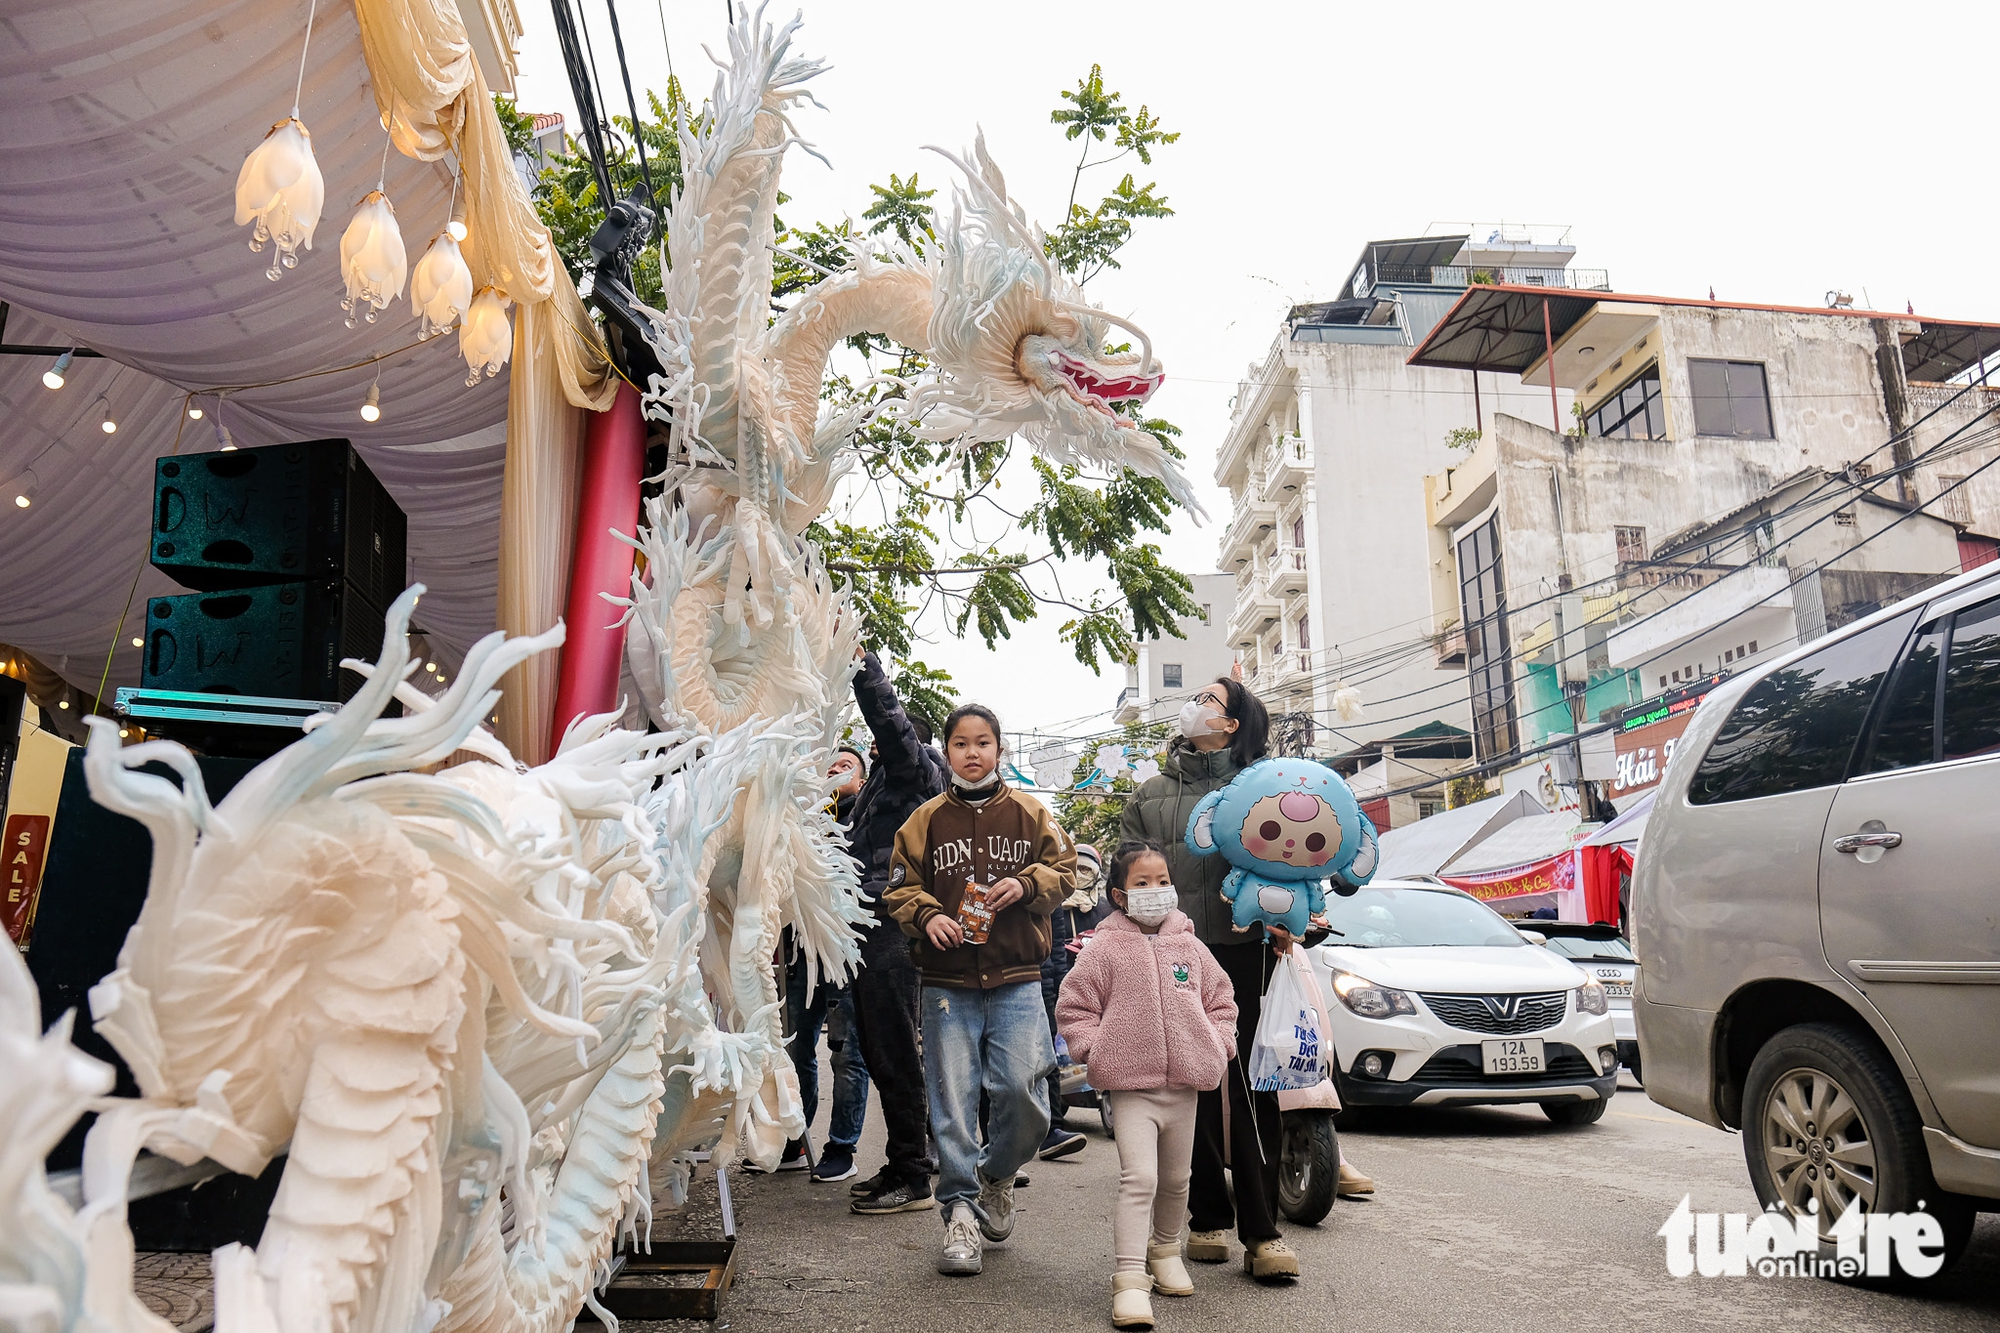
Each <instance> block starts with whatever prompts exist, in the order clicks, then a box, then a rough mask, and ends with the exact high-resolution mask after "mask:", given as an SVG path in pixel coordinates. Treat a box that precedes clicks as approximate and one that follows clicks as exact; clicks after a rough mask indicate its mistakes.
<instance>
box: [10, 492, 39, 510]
mask: <svg viewBox="0 0 2000 1333" xmlns="http://www.w3.org/2000/svg"><path fill="white" fill-rule="evenodd" d="M33 503H34V501H33V500H30V499H29V498H28V497H27V495H26V494H25V493H23V494H21V495H17V496H15V497H14V507H15V508H16V509H26V508H27V507H28V506H29V505H31V504H33Z"/></svg>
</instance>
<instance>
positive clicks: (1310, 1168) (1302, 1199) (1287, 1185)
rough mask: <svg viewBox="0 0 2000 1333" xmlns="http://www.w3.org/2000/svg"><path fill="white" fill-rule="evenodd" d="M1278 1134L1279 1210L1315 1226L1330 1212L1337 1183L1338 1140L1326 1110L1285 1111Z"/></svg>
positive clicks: (1299, 1222) (1300, 1221)
mask: <svg viewBox="0 0 2000 1333" xmlns="http://www.w3.org/2000/svg"><path fill="white" fill-rule="evenodd" d="M1281 1123H1282V1126H1283V1127H1282V1129H1281V1130H1280V1131H1279V1134H1280V1138H1279V1144H1280V1147H1279V1158H1278V1211H1279V1212H1281V1213H1283V1214H1284V1215H1285V1217H1286V1218H1287V1219H1288V1220H1290V1221H1293V1222H1297V1223H1298V1224H1299V1225H1300V1226H1307V1227H1310V1226H1317V1225H1318V1224H1319V1222H1320V1221H1321V1219H1323V1218H1324V1217H1325V1216H1326V1215H1327V1214H1328V1213H1329V1212H1331V1211H1333V1196H1334V1191H1335V1190H1336V1189H1337V1188H1338V1186H1339V1184H1340V1140H1339V1138H1338V1136H1337V1135H1336V1134H1335V1133H1334V1128H1333V1114H1332V1113H1331V1112H1329V1111H1286V1112H1285V1113H1284V1117H1283V1120H1282V1122H1281Z"/></svg>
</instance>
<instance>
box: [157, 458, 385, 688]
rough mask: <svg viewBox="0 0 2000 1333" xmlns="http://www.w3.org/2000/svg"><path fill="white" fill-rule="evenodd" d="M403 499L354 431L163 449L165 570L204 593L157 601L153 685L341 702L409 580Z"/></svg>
mask: <svg viewBox="0 0 2000 1333" xmlns="http://www.w3.org/2000/svg"><path fill="white" fill-rule="evenodd" d="M407 531H408V530H407V523H406V520H405V519H404V516H403V511H402V509H401V508H400V507H398V506H397V504H396V502H395V501H394V500H393V499H391V498H390V496H389V493H388V491H386V490H384V489H383V487H382V483H381V482H379V481H377V480H376V479H375V474H374V473H373V472H371V471H369V470H368V464H367V463H366V462H364V461H362V458H361V455H360V454H359V453H357V452H356V451H355V449H354V446H353V445H352V444H351V443H349V442H348V441H346V440H304V441H299V442H297V443H292V444H273V445H266V446H264V447H262V448H257V449H233V450H228V451H224V452H219V453H210V454H184V455H180V456H178V457H171V458H161V459H158V460H156V461H155V462H154V465H153V546H152V561H153V565H154V567H155V568H157V569H159V570H162V571H163V572H165V573H166V574H168V575H170V576H171V577H172V578H173V579H174V581H175V582H177V583H180V584H181V585H183V586H184V587H188V588H194V589H197V590H198V591H196V592H191V593H188V594H186V595H184V596H178V597H155V598H153V599H152V600H151V601H149V602H148V603H147V605H146V636H145V637H146V642H145V661H144V665H143V668H142V674H143V680H144V686H145V688H146V689H149V690H182V691H189V692H194V693H202V694H219V695H237V696H250V697H258V698H278V699H304V700H313V701H322V702H339V701H341V700H345V699H347V698H349V697H351V696H352V695H353V693H354V691H355V690H356V689H357V688H358V687H359V685H360V683H361V681H360V678H359V677H358V676H355V675H353V674H352V673H350V672H344V671H342V670H341V668H340V660H341V659H342V658H343V657H359V658H363V659H366V660H370V661H372V660H373V659H374V658H375V656H376V655H377V653H378V652H379V651H380V650H381V647H382V629H383V621H384V613H385V611H386V608H387V607H388V605H389V603H390V602H391V601H392V600H393V599H394V598H395V597H396V595H397V594H398V593H400V592H401V591H402V590H403V587H404V584H405V578H404V573H405V571H404V552H405V549H406V544H407Z"/></svg>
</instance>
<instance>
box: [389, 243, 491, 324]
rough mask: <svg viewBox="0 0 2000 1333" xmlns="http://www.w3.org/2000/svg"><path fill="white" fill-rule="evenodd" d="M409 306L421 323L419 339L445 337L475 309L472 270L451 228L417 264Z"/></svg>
mask: <svg viewBox="0 0 2000 1333" xmlns="http://www.w3.org/2000/svg"><path fill="white" fill-rule="evenodd" d="M410 306H411V308H412V309H414V310H415V311H416V313H417V315H418V316H419V317H420V319H421V323H419V324H418V325H417V336H418V337H419V338H429V337H432V336H433V335H435V334H439V333H443V332H444V331H445V330H446V329H449V328H450V327H451V326H452V323H453V321H455V320H457V319H458V318H460V317H461V316H462V315H464V314H465V313H466V312H467V311H468V310H470V309H471V308H472V270H470V269H468V268H467V267H466V266H465V256H464V255H462V254H460V253H459V250H458V241H457V240H456V239H455V238H454V237H453V236H452V234H451V231H450V229H449V228H447V229H446V230H444V231H441V232H439V233H438V237H437V239H436V240H435V241H432V242H431V248H430V249H428V250H426V251H424V257H423V258H422V259H420V260H418V261H417V271H416V272H415V273H413V274H411V275H410ZM503 318H504V317H503Z"/></svg>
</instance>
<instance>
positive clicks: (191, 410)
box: [188, 398, 201, 421]
mask: <svg viewBox="0 0 2000 1333" xmlns="http://www.w3.org/2000/svg"><path fill="white" fill-rule="evenodd" d="M188 420H189V421H200V420H201V404H200V403H197V402H196V401H195V400H194V399H192V398H190V399H188Z"/></svg>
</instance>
